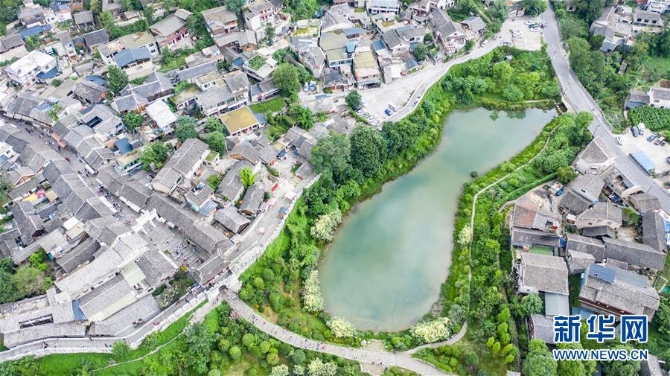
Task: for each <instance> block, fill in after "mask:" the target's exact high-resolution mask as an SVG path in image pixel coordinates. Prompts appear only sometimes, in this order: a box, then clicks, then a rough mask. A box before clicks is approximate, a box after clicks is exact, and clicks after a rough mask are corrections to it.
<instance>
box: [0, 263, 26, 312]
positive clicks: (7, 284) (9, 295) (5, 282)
mask: <svg viewBox="0 0 670 376" xmlns="http://www.w3.org/2000/svg"><path fill="white" fill-rule="evenodd" d="M2 260H10V262H11V259H2ZM21 297H22V296H21V292H20V291H19V289H18V288H17V287H16V286H15V285H14V280H13V279H12V271H7V270H0V304H4V303H9V302H13V301H16V300H18V299H21Z"/></svg>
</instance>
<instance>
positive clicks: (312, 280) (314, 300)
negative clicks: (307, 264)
mask: <svg viewBox="0 0 670 376" xmlns="http://www.w3.org/2000/svg"><path fill="white" fill-rule="evenodd" d="M302 303H303V305H304V306H305V309H306V310H307V312H312V313H317V312H319V311H323V297H321V286H319V272H318V271H317V270H312V272H310V273H309V276H308V277H307V279H306V280H305V289H304V291H303V294H302Z"/></svg>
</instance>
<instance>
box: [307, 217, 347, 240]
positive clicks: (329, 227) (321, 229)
mask: <svg viewBox="0 0 670 376" xmlns="http://www.w3.org/2000/svg"><path fill="white" fill-rule="evenodd" d="M340 222H342V212H341V211H340V210H339V209H335V211H332V212H330V213H326V214H323V215H321V216H319V218H318V219H317V220H316V222H314V226H312V228H311V229H310V230H309V233H310V234H311V235H312V236H313V237H315V238H316V239H319V240H323V241H327V242H331V241H333V238H334V234H333V232H334V231H335V228H336V227H337V225H339V224H340Z"/></svg>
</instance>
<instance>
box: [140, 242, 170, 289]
mask: <svg viewBox="0 0 670 376" xmlns="http://www.w3.org/2000/svg"><path fill="white" fill-rule="evenodd" d="M135 263H137V266H138V267H139V268H140V269H141V270H142V273H144V275H145V276H146V278H145V281H146V283H148V284H149V286H151V287H157V286H158V285H159V284H160V283H162V282H163V280H165V279H166V278H168V277H170V276H172V275H173V274H174V273H175V272H176V271H177V265H174V263H172V262H170V261H169V260H168V256H165V254H162V253H161V251H158V250H150V251H147V252H146V253H144V255H142V257H140V258H139V259H137V261H135Z"/></svg>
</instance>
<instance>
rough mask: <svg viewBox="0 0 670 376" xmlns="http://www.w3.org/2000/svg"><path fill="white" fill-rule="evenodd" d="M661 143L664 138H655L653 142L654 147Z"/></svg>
mask: <svg viewBox="0 0 670 376" xmlns="http://www.w3.org/2000/svg"><path fill="white" fill-rule="evenodd" d="M663 141H665V138H664V137H661V138H657V139H656V142H654V145H660V144H661V142H663Z"/></svg>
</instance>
